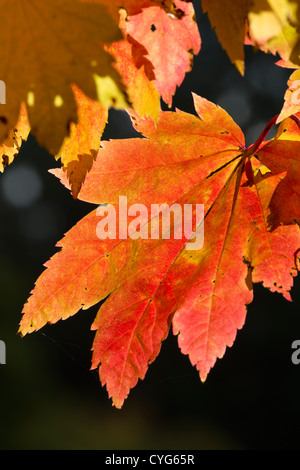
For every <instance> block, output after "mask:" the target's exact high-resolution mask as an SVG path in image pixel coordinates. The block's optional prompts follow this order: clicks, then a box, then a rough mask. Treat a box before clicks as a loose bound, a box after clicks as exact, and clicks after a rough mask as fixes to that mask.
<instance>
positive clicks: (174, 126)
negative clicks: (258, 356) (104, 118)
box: [19, 95, 300, 408]
mask: <svg viewBox="0 0 300 470" xmlns="http://www.w3.org/2000/svg"><path fill="white" fill-rule="evenodd" d="M194 103H195V109H196V111H197V114H198V117H197V116H194V115H190V114H187V113H184V112H181V111H177V112H176V113H173V112H161V113H160V116H159V119H158V123H157V125H155V123H154V121H153V120H151V119H141V118H140V117H139V116H137V115H136V114H132V120H133V122H134V123H135V127H136V128H137V130H138V131H139V132H141V133H142V134H143V135H144V136H145V137H146V138H135V139H127V140H113V141H110V142H102V148H101V149H100V151H99V154H98V158H97V160H96V162H95V164H94V166H93V168H92V169H91V171H90V172H89V173H88V174H87V177H86V181H85V183H84V185H83V187H82V189H81V192H80V199H81V200H83V201H87V202H90V203H93V204H100V206H99V207H98V209H95V210H94V211H92V212H91V213H90V214H88V215H87V216H86V217H84V218H83V219H82V220H81V221H80V222H78V223H77V225H76V226H75V227H73V228H72V229H71V230H70V231H69V232H68V233H67V234H66V235H65V237H64V238H63V239H62V240H61V241H60V242H59V243H58V244H57V246H58V247H59V248H61V250H60V251H59V252H58V253H56V254H55V255H54V256H53V257H52V258H51V259H50V260H49V261H48V262H47V263H46V265H45V266H46V268H47V269H46V270H45V271H44V272H43V273H42V275H41V276H40V277H39V278H38V280H37V282H36V285H35V288H34V290H33V291H32V295H31V296H30V298H29V299H28V302H27V303H26V304H25V306H24V311H23V313H24V315H23V317H22V320H21V323H20V330H19V331H20V333H21V334H22V335H25V334H27V333H31V332H33V331H35V330H38V329H40V328H42V327H43V326H44V325H45V324H46V323H47V322H49V323H54V322H57V321H58V320H60V319H66V318H68V317H70V316H71V315H74V314H76V313H77V312H78V311H79V310H80V309H84V310H85V309H87V308H89V307H90V306H92V305H95V304H96V303H98V302H99V301H101V300H103V299H106V298H107V299H106V300H105V302H104V303H103V304H102V305H101V307H100V309H99V313H98V315H97V316H96V319H95V321H94V323H93V325H92V329H94V330H96V334H95V339H94V344H93V358H92V368H97V367H98V366H99V373H100V379H101V382H102V384H103V385H105V384H106V387H107V390H108V393H109V396H112V397H113V403H114V405H115V406H116V407H118V408H120V407H121V406H122V404H123V402H124V399H125V398H126V397H127V395H128V393H129V390H130V388H132V387H134V386H135V385H136V383H137V381H138V379H139V378H140V379H143V378H144V376H145V374H146V371H147V368H148V365H149V363H151V362H153V361H154V360H155V358H156V357H157V355H158V353H159V351H160V348H161V343H162V341H163V340H164V339H165V338H166V336H167V335H168V333H169V329H170V326H171V324H173V330H174V333H175V334H178V342H179V346H180V348H181V350H182V352H183V353H184V354H188V355H189V357H190V360H191V363H192V364H193V365H195V366H196V367H197V369H198V370H199V372H200V377H201V379H202V380H205V378H206V376H207V374H208V372H209V370H210V369H211V368H212V367H213V366H214V364H215V362H216V360H217V358H221V357H223V355H224V353H225V350H226V347H228V346H232V344H233V342H234V340H235V337H236V334H237V330H238V329H240V328H242V326H243V325H244V322H245V317H246V305H247V304H249V303H250V302H251V301H252V299H253V290H252V283H253V282H254V283H263V285H264V286H265V287H266V288H268V289H270V290H271V291H272V292H279V293H281V294H282V295H283V296H284V297H285V298H286V299H287V300H291V297H290V290H291V287H292V285H293V277H294V276H296V274H297V269H298V268H299V265H298V263H299V259H298V257H299V254H298V253H299V247H300V231H299V219H300V198H299V194H300V188H299V170H300V157H299V155H300V131H299V120H298V119H297V117H295V118H294V120H287V121H284V122H283V123H282V124H281V125H280V127H279V129H278V132H277V135H276V137H275V138H274V139H272V140H270V141H264V138H265V136H266V135H267V132H268V130H269V129H270V127H271V125H272V124H274V123H275V121H276V117H275V118H274V119H273V120H272V121H271V122H270V123H269V125H268V126H267V127H266V129H265V130H264V131H263V133H262V135H261V136H260V138H259V139H258V140H257V141H256V143H255V144H253V145H252V146H250V147H249V148H245V140H244V135H243V133H242V131H241V129H240V128H239V127H238V126H237V125H236V124H235V122H234V121H233V120H232V119H231V118H230V116H229V115H228V114H227V113H226V112H225V111H224V110H223V109H221V108H220V107H218V106H216V105H215V104H213V103H211V102H209V101H207V100H205V99H204V98H201V97H199V96H196V95H194ZM53 173H54V174H55V175H56V176H58V177H59V178H60V179H61V180H62V182H63V183H64V184H65V185H67V186H68V180H67V177H66V175H65V173H64V172H62V171H61V170H57V169H56V170H53ZM122 197H126V204H127V207H128V208H131V209H130V210H131V212H130V211H129V209H128V214H129V215H131V216H134V215H137V213H138V210H139V211H140V215H139V216H138V217H137V218H135V219H133V220H132V217H131V218H130V217H128V220H130V221H131V222H130V224H129V226H128V232H127V229H126V233H125V232H124V224H122V223H121V222H122V221H121V219H123V217H124V201H123V199H121V198H122ZM291 198H292V202H293V203H292V204H290V200H291ZM137 203H138V204H139V206H134V204H137ZM162 204H164V206H162ZM197 204H201V205H203V206H204V219H201V218H200V219H198V218H197ZM157 205H159V208H158V210H157V211H156V212H155V211H154V212H152V208H153V206H154V207H156V209H157ZM174 205H176V207H177V208H178V207H180V208H183V207H184V208H185V207H186V206H188V207H192V212H191V213H190V215H191V218H192V220H193V230H192V231H193V233H191V232H189V233H186V232H185V231H184V233H183V231H182V232H181V235H180V236H179V237H176V236H175V235H174V236H173V237H172V236H170V237H168V236H166V237H165V236H164V234H165V233H167V232H162V233H161V235H160V237H158V236H152V228H153V227H157V223H158V222H159V214H160V212H162V217H163V216H168V215H169V216H170V212H171V210H174V218H173V219H172V218H171V217H170V219H169V221H171V229H172V233H173V232H174V234H175V229H176V231H177V230H178V229H179V228H180V227H181V228H182V223H183V221H182V219H179V222H178V219H176V217H175V208H174ZM141 207H142V208H143V210H141ZM138 208H139V209H138ZM105 211H106V212H107V216H106V217H107V220H106V222H105V223H106V224H107V231H106V237H103V236H99V232H101V230H99V223H100V228H103V220H105V219H103V218H102V219H100V217H101V216H102V217H103V215H104V213H105ZM142 212H143V213H144V215H145V214H146V216H145V217H144V218H143V217H142V218H141V215H142ZM111 215H115V222H116V225H117V226H119V228H120V230H121V231H122V233H121V232H120V231H119V232H118V233H117V232H116V233H114V227H113V226H111V225H110V220H111V219H110V217H111ZM128 220H127V219H126V222H128ZM172 221H173V222H172ZM203 226H204V242H203V244H202V243H200V245H197V246H194V247H193V246H192V245H191V244H193V243H195V241H196V242H197V233H198V232H197V230H198V229H201V228H202V229H203ZM123 232H124V233H123ZM154 233H156V232H154ZM176 233H178V232H176ZM150 234H151V236H152V237H151V236H150ZM156 235H157V233H156ZM194 235H195V236H194ZM200 241H201V240H200Z"/></svg>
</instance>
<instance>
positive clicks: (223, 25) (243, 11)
mask: <svg viewBox="0 0 300 470" xmlns="http://www.w3.org/2000/svg"><path fill="white" fill-rule="evenodd" d="M250 4H251V1H250V0H242V1H240V0H235V1H232V0H225V1H222V2H220V1H219V0H202V2H201V5H202V8H203V12H204V13H207V14H208V17H209V20H210V22H211V25H212V27H213V28H214V29H215V31H216V34H217V36H218V39H219V41H220V43H221V44H222V47H223V48H224V49H225V51H226V52H227V54H228V56H229V58H230V60H231V61H232V62H233V63H234V64H235V66H236V67H237V69H238V70H239V72H240V73H241V74H242V75H244V71H245V66H244V59H245V54H244V42H245V35H246V19H247V15H248V12H249V10H250Z"/></svg>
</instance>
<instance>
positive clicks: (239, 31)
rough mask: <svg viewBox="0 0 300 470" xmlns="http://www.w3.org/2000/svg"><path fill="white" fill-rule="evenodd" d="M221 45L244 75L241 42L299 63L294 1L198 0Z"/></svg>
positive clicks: (299, 29)
mask: <svg viewBox="0 0 300 470" xmlns="http://www.w3.org/2000/svg"><path fill="white" fill-rule="evenodd" d="M201 4H202V9H203V11H204V13H207V14H208V17H209V19H210V23H211V25H212V27H213V28H214V29H215V31H216V34H217V37H218V39H219V41H220V43H221V45H222V47H223V48H224V49H225V51H226V52H227V54H228V56H229V58H230V59H231V61H232V62H233V63H234V64H235V65H236V67H237V69H238V70H239V72H240V73H241V74H242V75H243V74H244V69H245V66H244V44H246V45H252V46H254V47H255V48H258V49H261V50H262V51H264V52H266V53H272V54H274V55H276V54H279V55H280V57H281V58H282V59H284V60H286V61H287V60H292V61H293V62H294V63H296V64H299V65H300V62H299V60H300V55H299V54H300V40H299V39H300V26H299V25H300V21H299V15H300V11H299V1H298V0H280V1H278V0H242V1H240V0H226V1H222V2H220V1H219V0H202V2H201Z"/></svg>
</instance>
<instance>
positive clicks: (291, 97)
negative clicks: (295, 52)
mask: <svg viewBox="0 0 300 470" xmlns="http://www.w3.org/2000/svg"><path fill="white" fill-rule="evenodd" d="M277 65H280V66H281V67H286V68H291V69H296V70H295V71H294V72H293V73H292V74H291V76H290V78H289V80H288V89H287V91H286V92H285V95H284V105H283V107H282V110H281V113H280V115H279V116H278V119H277V122H281V121H283V120H284V119H286V118H288V117H289V116H291V115H293V114H297V113H299V112H300V67H297V66H296V65H295V64H293V63H291V62H289V61H284V60H280V61H279V62H277Z"/></svg>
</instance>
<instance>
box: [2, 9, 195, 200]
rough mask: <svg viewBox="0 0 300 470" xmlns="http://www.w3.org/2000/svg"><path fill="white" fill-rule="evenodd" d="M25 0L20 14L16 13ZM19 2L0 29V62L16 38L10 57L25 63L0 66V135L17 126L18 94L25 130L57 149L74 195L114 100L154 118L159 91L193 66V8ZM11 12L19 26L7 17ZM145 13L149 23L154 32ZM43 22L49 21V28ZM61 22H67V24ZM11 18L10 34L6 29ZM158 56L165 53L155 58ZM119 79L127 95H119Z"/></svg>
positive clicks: (167, 95) (170, 88)
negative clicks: (3, 92) (0, 88)
mask: <svg viewBox="0 0 300 470" xmlns="http://www.w3.org/2000/svg"><path fill="white" fill-rule="evenodd" d="M82 3H84V5H82ZM179 7H180V8H182V9H180V8H179ZM1 8H2V5H1V2H0V11H1ZM18 8H20V11H19V10H18ZM22 8H24V9H25V10H24V12H25V13H26V15H25V14H24V15H21V11H22ZM22 8H21V4H19V2H17V1H13V2H11V5H10V8H7V9H6V11H5V18H4V21H6V23H5V24H6V27H5V28H2V34H3V41H2V46H3V47H2V48H1V51H2V52H1V53H0V60H1V59H2V61H1V63H2V67H6V65H5V64H8V63H10V62H11V60H12V56H11V55H10V56H8V52H9V48H10V47H13V44H14V45H15V46H16V51H17V52H16V53H18V54H19V55H18V56H17V57H14V61H13V63H14V64H15V66H18V67H21V68H22V71H23V72H22V74H21V75H20V74H19V73H17V71H16V70H15V69H14V67H13V66H10V67H6V69H5V70H4V68H3V70H2V71H1V64H0V78H3V79H4V80H5V82H6V85H7V90H8V96H7V104H6V105H0V109H1V113H2V116H0V126H1V125H2V131H3V132H2V135H3V136H4V135H5V133H6V132H7V131H8V130H9V129H10V130H9V136H8V139H11V137H12V135H13V133H14V132H15V131H14V129H15V128H18V126H19V123H18V124H16V125H15V119H16V116H17V114H16V113H18V112H19V106H20V101H21V100H22V99H23V100H24V102H26V105H27V112H28V115H29V121H30V124H31V131H32V133H33V134H34V135H35V137H36V138H37V139H38V140H39V142H40V143H41V144H42V145H45V146H46V147H47V148H48V150H49V151H50V152H54V155H56V158H58V157H62V158H61V161H62V166H63V168H64V170H65V171H66V172H67V175H69V178H70V179H69V181H70V183H71V186H72V193H73V196H74V197H77V194H78V192H79V191H80V188H81V185H82V183H83V182H84V178H85V175H86V173H87V172H88V171H89V170H90V168H91V166H92V164H93V161H94V157H95V154H96V153H97V151H98V149H99V145H100V138H101V135H102V132H103V129H104V126H105V123H106V120H107V112H108V107H109V106H110V105H111V104H112V105H114V106H117V107H118V106H123V107H126V106H130V105H131V106H132V107H133V109H134V110H135V111H136V112H137V113H138V114H139V115H140V116H149V117H151V118H153V119H155V120H157V118H158V114H159V109H160V94H161V95H162V96H163V98H164V99H165V100H167V101H168V103H169V104H171V101H172V95H173V94H174V93H175V90H176V86H179V85H180V84H181V82H182V80H183V78H184V76H185V73H186V72H187V71H189V70H190V68H191V63H190V62H191V60H192V55H193V53H197V52H198V51H199V48H200V36H199V31H198V28H197V25H196V23H195V20H194V10H193V7H192V5H191V4H187V3H186V2H183V1H180V0H176V1H174V2H173V1H167V2H164V1H158V0H157V1H152V0H140V1H135V2H132V1H131V0H124V1H122V2H115V1H114V2H111V1H110V2H108V1H106V0H84V1H83V2H80V1H78V0H76V1H75V2H70V0H64V2H63V3H62V2H60V3H59V5H58V2H57V1H56V0H51V1H50V2H48V3H47V5H46V4H45V5H44V4H42V3H41V2H39V1H37V0H36V2H34V3H31V4H30V5H29V4H27V3H26V4H23V7H22ZM31 9H32V11H31ZM27 10H28V11H27ZM108 11H109V13H110V14H111V18H113V20H112V19H111V18H110V16H109V14H108ZM17 13H18V15H19V16H18V15H17V16H18V22H17V25H16V24H13V23H12V22H11V21H12V17H13V15H14V14H17ZM52 17H53V18H54V20H53V21H52V22H51V19H52ZM9 18H10V20H11V21H9ZM26 18H27V19H26ZM28 18H29V19H30V18H32V19H31V20H30V21H34V20H36V24H37V28H35V29H34V28H30V27H29V26H28V24H27V22H28V21H29V20H28ZM66 18H67V19H66ZM125 19H126V21H125ZM150 21H151V22H152V21H153V22H155V24H156V26H155V28H157V30H158V31H157V32H156V34H154V32H153V31H152V30H151V27H150V26H151V25H150V23H149V22H150ZM45 23H47V24H50V23H51V28H50V29H46V32H45V29H44V24H45ZM66 23H67V24H68V25H69V28H65V24H66ZM12 24H13V27H14V35H11V34H8V33H9V30H10V28H11V27H12ZM118 24H119V26H120V28H121V29H122V32H123V36H124V38H123V39H121V38H122V36H121V33H120V30H119V28H118ZM26 26H27V29H26ZM16 28H19V30H18V31H17V32H16V31H15V30H16ZM70 29H71V31H72V34H71V33H70V32H69V31H70ZM22 31H23V35H22V34H21V33H22ZM82 31H84V35H82ZM42 34H43V37H42V39H41V38H40V36H41V35H42ZM4 35H5V38H4ZM135 35H136V36H137V37H138V40H136V39H134V37H135ZM8 38H11V41H13V43H10V42H9V39H8ZM0 39H1V34H0ZM19 41H20V44H19ZM139 41H140V42H139ZM99 42H100V43H101V45H102V46H103V47H100V45H99ZM144 43H145V45H146V47H147V49H146V48H145V46H144V45H143V44H144ZM1 54H2V55H1ZM5 54H6V55H5ZM162 54H163V55H164V60H161V59H160V58H161V57H162ZM113 58H114V59H115V62H114V63H113ZM22 61H26V63H25V65H24V64H23V62H22ZM120 79H122V85H121V84H120ZM124 85H125V86H126V99H127V100H128V101H127V102H125V98H124V96H123V97H122V93H123V91H124V90H123V86H124ZM75 90H76V91H75ZM129 103H130V104H129ZM23 106H24V105H23ZM0 138H1V135H0ZM7 142H8V141H6V143H7ZM6 148H7V145H6V144H5V149H6ZM12 148H13V152H11V154H12V155H16V153H17V151H18V148H19V146H16V145H15V146H13V147H12ZM6 153H7V152H6ZM6 153H3V154H2V160H3V161H4V162H5V164H9V163H10V162H11V161H12V158H11V157H9V158H8V155H7V154H6ZM3 168H4V167H2V170H3Z"/></svg>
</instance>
